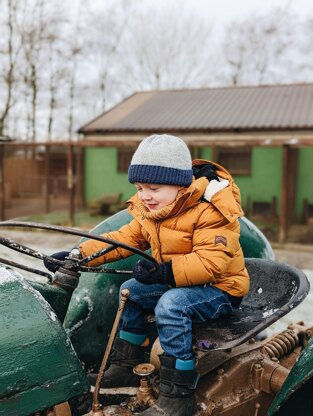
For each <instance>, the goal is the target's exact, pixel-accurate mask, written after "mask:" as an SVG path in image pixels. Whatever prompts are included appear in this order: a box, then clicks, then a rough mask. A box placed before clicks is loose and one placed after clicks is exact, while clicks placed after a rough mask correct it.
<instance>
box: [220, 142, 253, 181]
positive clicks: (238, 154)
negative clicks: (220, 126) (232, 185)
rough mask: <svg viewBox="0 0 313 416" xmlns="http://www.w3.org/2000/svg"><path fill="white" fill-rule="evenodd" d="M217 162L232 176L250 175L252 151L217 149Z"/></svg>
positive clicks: (239, 148)
mask: <svg viewBox="0 0 313 416" xmlns="http://www.w3.org/2000/svg"><path fill="white" fill-rule="evenodd" d="M217 162H218V163H219V164H220V165H222V166H224V167H225V168H226V169H227V170H229V172H230V173H231V174H232V175H251V162H252V149H251V148H250V147H235V148H232V147H224V148H219V149H218V158H217Z"/></svg>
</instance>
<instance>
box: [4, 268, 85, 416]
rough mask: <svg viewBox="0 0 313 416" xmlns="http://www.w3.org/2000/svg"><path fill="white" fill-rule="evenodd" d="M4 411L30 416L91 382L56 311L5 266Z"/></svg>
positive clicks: (75, 394)
mask: <svg viewBox="0 0 313 416" xmlns="http://www.w3.org/2000/svg"><path fill="white" fill-rule="evenodd" d="M0 334H1V338H0V415H6V416H16V415H19V416H27V415H30V414H32V413H34V412H36V411H40V410H43V409H45V408H47V407H49V406H52V405H54V404H56V403H61V402H64V401H67V400H68V399H70V398H72V397H75V396H78V395H81V394H83V393H85V392H87V391H88V390H89V383H88V381H87V378H86V375H85V373H84V371H83V369H82V366H81V363H80V361H79V359H78V357H77V355H76V353H75V351H74V349H73V347H72V344H71V342H70V340H69V338H68V336H67V334H66V332H65V330H64V328H63V327H62V325H61V323H60V321H59V319H58V318H57V316H56V314H55V312H54V311H53V309H52V308H51V307H50V305H49V304H48V303H47V301H46V300H45V299H44V298H43V297H42V295H41V294H40V293H39V292H38V291H37V290H35V289H34V288H33V287H32V286H31V284H30V283H29V282H28V281H27V280H25V279H24V278H23V277H22V276H21V275H19V274H18V273H16V272H13V271H10V269H7V268H5V267H2V266H0Z"/></svg>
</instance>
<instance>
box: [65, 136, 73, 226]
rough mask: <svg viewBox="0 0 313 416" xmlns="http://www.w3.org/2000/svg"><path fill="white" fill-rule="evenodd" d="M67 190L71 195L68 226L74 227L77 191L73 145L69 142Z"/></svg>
mask: <svg viewBox="0 0 313 416" xmlns="http://www.w3.org/2000/svg"><path fill="white" fill-rule="evenodd" d="M67 189H68V194H69V212H68V225H69V226H70V227H73V226H74V213H75V201H74V199H75V190H74V175H73V143H72V142H70V141H69V142H68V146H67Z"/></svg>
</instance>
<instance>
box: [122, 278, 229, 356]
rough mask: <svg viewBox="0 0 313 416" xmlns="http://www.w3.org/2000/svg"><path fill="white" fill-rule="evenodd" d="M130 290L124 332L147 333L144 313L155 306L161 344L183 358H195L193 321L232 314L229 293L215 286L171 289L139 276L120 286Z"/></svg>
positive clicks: (124, 319) (124, 317)
mask: <svg viewBox="0 0 313 416" xmlns="http://www.w3.org/2000/svg"><path fill="white" fill-rule="evenodd" d="M125 288H127V289H129V290H130V297H129V299H128V301H127V302H126V304H125V308H124V311H123V313H122V317H121V320H120V329H121V330H123V331H127V332H131V333H135V334H145V333H146V328H145V320H144V315H145V314H146V313H147V311H149V310H150V311H151V310H153V309H154V312H155V318H156V325H157V329H158V334H159V339H160V344H161V346H162V348H163V350H164V352H165V353H166V354H168V355H171V356H173V357H176V358H178V359H180V360H190V359H192V358H193V357H194V353H193V349H192V324H193V322H194V323H201V322H205V321H206V320H208V319H216V318H219V317H220V316H223V315H228V314H230V313H231V312H232V311H233V307H232V305H231V303H230V301H229V299H228V297H227V295H226V294H225V293H223V292H222V291H221V290H219V289H218V288H216V287H214V286H208V287H204V286H190V287H182V288H173V289H171V288H169V287H168V285H159V284H155V285H144V284H142V283H139V282H137V280H136V279H130V280H127V281H126V282H124V283H123V284H122V286H121V288H120V290H122V289H125Z"/></svg>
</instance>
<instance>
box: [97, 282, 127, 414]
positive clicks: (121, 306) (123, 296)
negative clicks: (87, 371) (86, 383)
mask: <svg viewBox="0 0 313 416" xmlns="http://www.w3.org/2000/svg"><path fill="white" fill-rule="evenodd" d="M129 295H130V291H129V290H128V289H123V290H122V292H121V300H120V304H119V307H118V310H117V313H116V317H115V321H114V323H113V327H112V331H111V334H110V337H109V340H108V343H107V347H106V350H105V353H104V356H103V359H102V363H101V366H100V369H99V374H98V378H97V381H96V385H95V389H94V392H93V403H92V410H91V412H90V413H89V415H90V416H91V415H93V416H103V412H102V410H101V404H100V403H99V390H100V383H101V380H102V377H103V374H104V369H105V367H106V364H107V361H108V358H109V355H110V352H111V349H112V345H113V341H114V338H115V335H116V332H117V328H118V324H119V321H120V319H121V315H122V312H123V310H124V307H125V303H126V302H127V299H128V298H129Z"/></svg>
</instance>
